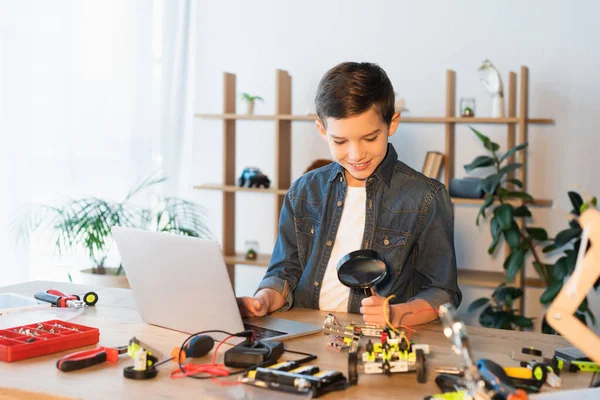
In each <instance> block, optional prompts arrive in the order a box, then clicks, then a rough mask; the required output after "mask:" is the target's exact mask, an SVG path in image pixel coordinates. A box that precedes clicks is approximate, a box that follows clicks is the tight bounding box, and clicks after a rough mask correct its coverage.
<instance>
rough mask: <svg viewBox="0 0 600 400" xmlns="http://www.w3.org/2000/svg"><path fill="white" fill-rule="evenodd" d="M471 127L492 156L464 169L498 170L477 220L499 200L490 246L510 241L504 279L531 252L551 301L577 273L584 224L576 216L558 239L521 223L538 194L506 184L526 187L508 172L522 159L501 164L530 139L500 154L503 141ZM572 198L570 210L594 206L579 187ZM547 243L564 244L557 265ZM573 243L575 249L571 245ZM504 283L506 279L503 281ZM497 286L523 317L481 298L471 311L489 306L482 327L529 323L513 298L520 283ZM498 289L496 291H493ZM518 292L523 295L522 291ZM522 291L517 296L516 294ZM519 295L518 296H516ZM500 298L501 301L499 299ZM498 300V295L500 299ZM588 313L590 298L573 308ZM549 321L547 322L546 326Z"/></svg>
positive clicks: (484, 184) (581, 315) (485, 186)
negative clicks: (548, 258) (550, 260)
mask: <svg viewBox="0 0 600 400" xmlns="http://www.w3.org/2000/svg"><path fill="white" fill-rule="evenodd" d="M471 129H472V130H473V132H474V133H475V134H476V135H477V137H478V138H479V139H480V140H481V142H482V143H483V145H484V147H485V148H486V149H488V151H489V152H490V153H491V156H479V157H477V158H475V159H474V160H473V162H471V164H469V165H465V170H466V171H467V172H471V171H473V170H475V169H477V168H483V167H494V168H495V170H496V171H495V173H493V174H492V175H489V176H488V177H486V178H484V179H483V180H482V181H481V184H480V187H481V189H482V190H483V191H484V192H485V200H484V203H483V205H482V206H481V208H480V210H479V213H478V215H477V219H476V223H477V225H479V217H480V216H483V217H484V218H485V217H486V215H485V212H486V210H487V209H488V208H489V207H490V206H492V204H494V202H496V203H497V204H498V205H497V206H496V207H494V209H493V216H492V217H491V219H490V229H491V234H492V244H491V245H490V247H489V249H488V253H489V254H490V255H492V254H494V252H495V250H496V248H497V246H498V244H499V243H500V240H501V239H502V238H504V240H505V241H506V244H507V245H508V246H509V248H510V254H509V255H508V256H507V257H506V259H505V261H504V269H505V270H506V282H512V281H513V279H514V278H515V277H516V276H517V273H518V272H519V271H520V270H521V268H523V263H524V261H525V259H526V256H527V255H528V254H531V255H532V256H533V260H534V261H533V266H534V268H535V271H536V272H537V274H538V275H539V277H540V278H541V279H542V280H543V281H544V283H545V284H546V286H547V288H546V290H545V291H544V292H543V293H542V295H541V296H540V302H541V303H542V304H548V303H549V302H551V301H552V300H554V298H555V297H556V295H557V294H558V292H559V291H560V290H561V288H562V286H563V282H564V279H565V278H566V277H567V276H569V275H571V274H572V273H573V269H574V268H575V259H576V254H577V251H578V250H579V246H581V239H580V235H581V232H582V230H581V227H580V226H579V225H578V223H577V221H571V222H570V223H569V225H570V228H569V229H567V230H564V231H562V232H560V233H559V234H558V235H557V236H556V238H555V239H554V240H552V239H549V237H548V233H547V232H546V230H545V229H543V228H539V227H525V228H523V227H522V226H521V225H519V224H518V223H517V218H527V217H531V211H530V210H529V208H528V206H527V203H534V202H535V199H534V198H533V197H532V196H531V195H530V194H528V193H526V192H524V191H523V190H512V189H511V190H509V189H508V188H507V187H506V183H511V184H512V185H514V187H515V189H516V188H522V187H523V183H522V182H521V181H520V180H519V179H514V178H509V176H508V175H509V174H510V173H511V172H513V171H516V170H517V169H519V168H520V167H521V166H522V164H520V163H512V164H507V165H503V163H504V162H505V161H506V160H508V159H509V158H510V157H511V156H513V155H514V154H516V153H517V152H518V151H521V150H524V149H525V148H526V147H527V145H528V144H527V143H521V144H519V145H518V146H516V147H514V148H512V149H510V150H508V151H507V152H506V153H505V154H504V155H502V156H500V155H499V154H497V153H496V152H497V150H498V149H499V148H500V146H499V145H498V144H497V143H494V142H492V141H491V140H490V139H489V138H488V137H487V136H485V135H483V134H481V133H480V132H479V131H477V130H476V129H473V128H471ZM569 198H570V199H571V202H572V203H573V210H572V211H571V213H572V214H574V215H576V216H579V215H580V213H581V212H582V211H583V210H585V209H587V208H590V207H595V206H596V203H597V201H596V199H595V198H592V199H591V200H590V201H589V202H588V203H584V201H583V200H582V198H581V196H579V194H577V193H575V192H569ZM508 200H520V201H522V202H523V204H521V205H519V206H517V207H514V206H513V205H512V204H510V203H508ZM540 244H544V245H545V247H544V248H543V250H542V251H543V252H544V253H546V252H551V251H554V250H557V249H559V248H562V249H566V250H565V254H566V256H564V257H562V258H560V259H559V260H557V261H556V262H555V264H545V263H543V262H542V260H541V259H540V257H539V255H538V251H539V250H538V247H539V245H540ZM571 245H572V246H573V248H572V249H571V248H570V247H571ZM502 285H504V284H502ZM594 286H595V288H597V287H598V286H600V281H599V282H596V283H595V285H594ZM516 289H518V291H515V290H516ZM496 290H497V291H502V292H501V294H499V295H498V299H502V298H505V299H506V300H505V303H504V309H503V310H504V312H511V313H512V312H513V311H514V312H516V313H517V314H518V315H519V316H520V318H516V319H514V320H513V321H512V322H509V321H507V318H506V315H507V314H505V313H504V312H502V313H499V312H495V309H494V306H492V305H491V304H490V301H489V299H487V298H480V299H477V300H475V301H474V302H473V303H471V305H470V306H469V311H470V312H472V311H474V310H476V309H478V308H479V307H481V306H483V305H486V304H487V307H486V308H485V309H484V312H483V313H482V314H481V315H480V318H479V322H480V323H481V324H482V325H483V326H487V327H493V328H500V329H513V328H514V326H515V325H517V326H519V327H521V328H530V327H531V326H532V319H531V318H526V317H524V316H523V315H522V313H519V312H518V310H513V304H512V303H513V301H514V299H515V298H517V297H520V296H521V295H522V290H521V289H519V288H509V287H500V286H499V287H498V288H497V289H496ZM495 293H496V292H495ZM519 293H520V294H519ZM517 295H518V296H517ZM515 296H517V297H515ZM498 299H497V300H498ZM498 301H500V300H498ZM586 316H589V318H590V320H591V321H592V322H593V321H594V315H593V314H592V312H591V310H590V309H589V308H588V304H587V299H586V300H585V301H584V302H583V303H582V304H581V307H580V308H579V309H578V310H577V312H576V313H575V317H576V318H577V319H579V320H580V321H582V322H583V323H584V324H585V323H587V318H586ZM544 326H546V324H545V323H544V324H543V327H544ZM544 331H545V332H548V333H551V329H550V328H549V327H547V328H544Z"/></svg>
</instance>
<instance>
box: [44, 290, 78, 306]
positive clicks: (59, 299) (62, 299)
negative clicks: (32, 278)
mask: <svg viewBox="0 0 600 400" xmlns="http://www.w3.org/2000/svg"><path fill="white" fill-rule="evenodd" d="M33 297H35V298H36V299H38V300H41V301H46V302H48V303H51V304H53V305H55V306H56V307H69V308H82V307H85V306H86V304H85V302H83V301H81V300H77V299H75V298H74V297H71V296H57V295H54V294H50V293H46V292H37V293H36V294H35V295H34V296H33Z"/></svg>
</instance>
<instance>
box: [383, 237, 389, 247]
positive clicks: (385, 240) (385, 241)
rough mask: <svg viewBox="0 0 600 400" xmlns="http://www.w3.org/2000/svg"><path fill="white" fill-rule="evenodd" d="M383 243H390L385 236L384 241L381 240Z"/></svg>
mask: <svg viewBox="0 0 600 400" xmlns="http://www.w3.org/2000/svg"><path fill="white" fill-rule="evenodd" d="M383 244H384V245H386V246H387V245H388V244H390V241H389V240H388V238H385V239H384V241H383Z"/></svg>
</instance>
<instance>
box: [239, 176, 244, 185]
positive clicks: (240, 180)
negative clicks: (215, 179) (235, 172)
mask: <svg viewBox="0 0 600 400" xmlns="http://www.w3.org/2000/svg"><path fill="white" fill-rule="evenodd" d="M245 181H246V180H245V179H244V178H243V177H241V176H240V177H239V178H238V186H239V187H244V183H245Z"/></svg>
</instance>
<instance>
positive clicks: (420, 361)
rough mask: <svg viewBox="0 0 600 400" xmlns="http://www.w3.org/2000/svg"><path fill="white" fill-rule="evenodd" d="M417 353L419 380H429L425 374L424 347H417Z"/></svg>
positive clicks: (423, 381)
mask: <svg viewBox="0 0 600 400" xmlns="http://www.w3.org/2000/svg"><path fill="white" fill-rule="evenodd" d="M415 354H416V355H417V361H416V363H415V367H416V369H417V382H419V383H425V382H426V381H427V377H426V376H425V353H424V352H423V350H422V349H417V351H416V352H415Z"/></svg>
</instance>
